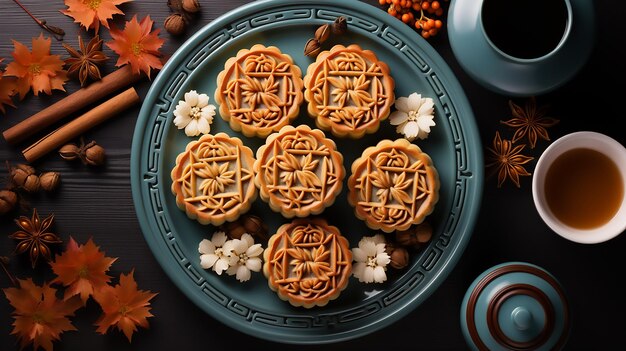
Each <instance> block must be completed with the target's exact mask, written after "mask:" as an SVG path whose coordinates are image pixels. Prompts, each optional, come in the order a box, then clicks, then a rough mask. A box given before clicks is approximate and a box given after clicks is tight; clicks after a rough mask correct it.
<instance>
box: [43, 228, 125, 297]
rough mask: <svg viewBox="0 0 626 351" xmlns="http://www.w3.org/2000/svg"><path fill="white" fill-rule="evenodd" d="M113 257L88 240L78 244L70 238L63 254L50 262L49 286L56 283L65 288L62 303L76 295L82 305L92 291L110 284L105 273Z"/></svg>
mask: <svg viewBox="0 0 626 351" xmlns="http://www.w3.org/2000/svg"><path fill="white" fill-rule="evenodd" d="M115 260H117V258H111V257H106V256H105V254H104V252H102V251H100V248H99V247H98V246H96V244H95V243H94V242H93V240H92V239H89V240H88V241H87V243H86V244H84V245H79V244H78V243H76V241H75V240H74V239H73V238H71V237H70V240H69V242H68V244H67V248H66V249H65V251H64V252H63V253H62V254H61V255H60V256H58V257H57V258H56V259H55V260H54V262H52V263H50V266H51V267H52V270H53V271H54V274H56V275H57V277H56V278H55V279H54V280H53V281H52V282H53V283H60V284H63V286H65V287H67V288H66V289H65V297H64V299H65V300H68V299H70V298H71V297H72V296H75V295H80V299H81V300H82V302H83V304H85V303H86V302H87V299H88V298H89V296H91V295H92V294H94V291H95V290H99V289H102V288H104V287H106V286H107V284H108V283H109V282H110V281H111V277H110V276H108V275H107V274H106V273H107V272H108V270H109V267H111V264H113V262H115Z"/></svg>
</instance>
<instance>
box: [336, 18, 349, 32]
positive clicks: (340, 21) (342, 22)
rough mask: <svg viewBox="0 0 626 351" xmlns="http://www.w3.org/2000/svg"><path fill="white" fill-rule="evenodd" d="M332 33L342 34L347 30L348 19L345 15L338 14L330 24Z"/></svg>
mask: <svg viewBox="0 0 626 351" xmlns="http://www.w3.org/2000/svg"><path fill="white" fill-rule="evenodd" d="M332 30H333V34H336V35H342V34H345V33H346V32H347V31H348V21H347V20H346V18H345V17H343V16H339V17H337V19H335V22H333V25H332Z"/></svg>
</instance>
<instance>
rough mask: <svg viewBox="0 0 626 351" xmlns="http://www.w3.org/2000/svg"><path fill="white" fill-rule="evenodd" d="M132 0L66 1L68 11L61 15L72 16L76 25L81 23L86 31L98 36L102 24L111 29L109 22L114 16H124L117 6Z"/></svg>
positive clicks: (63, 11)
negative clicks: (90, 30) (92, 31)
mask: <svg viewBox="0 0 626 351" xmlns="http://www.w3.org/2000/svg"><path fill="white" fill-rule="evenodd" d="M131 1H132V0H65V5H67V9H66V10H62V11H61V13H63V14H64V15H67V16H70V17H72V18H73V19H74V22H75V23H80V25H81V26H83V27H85V30H89V29H91V28H93V29H94V32H95V33H96V34H98V31H99V30H100V24H102V25H103V26H105V27H106V28H109V20H110V19H112V18H113V15H123V14H124V12H122V11H121V10H120V9H118V8H117V5H121V4H123V3H126V2H131Z"/></svg>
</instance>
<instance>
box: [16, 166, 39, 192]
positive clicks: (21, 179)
mask: <svg viewBox="0 0 626 351" xmlns="http://www.w3.org/2000/svg"><path fill="white" fill-rule="evenodd" d="M10 173H11V182H12V183H13V184H14V185H15V186H18V187H20V186H24V184H25V183H26V179H28V177H29V176H31V175H33V174H35V169H34V168H33V167H31V166H29V165H25V164H18V165H17V166H15V167H11V168H10Z"/></svg>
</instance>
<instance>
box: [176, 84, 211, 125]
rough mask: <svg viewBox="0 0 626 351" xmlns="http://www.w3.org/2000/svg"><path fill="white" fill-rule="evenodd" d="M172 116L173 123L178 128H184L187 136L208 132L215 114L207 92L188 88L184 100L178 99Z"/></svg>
mask: <svg viewBox="0 0 626 351" xmlns="http://www.w3.org/2000/svg"><path fill="white" fill-rule="evenodd" d="M174 116H175V118H174V124H175V125H176V126H177V127H178V129H183V128H185V134H187V136H198V135H200V133H202V134H208V133H209V132H210V131H211V123H212V122H213V116H215V105H209V96H208V95H207V94H198V92H197V91H195V90H190V91H189V92H187V93H185V100H180V101H179V102H178V105H176V109H175V110H174Z"/></svg>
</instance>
